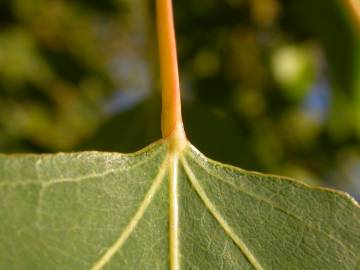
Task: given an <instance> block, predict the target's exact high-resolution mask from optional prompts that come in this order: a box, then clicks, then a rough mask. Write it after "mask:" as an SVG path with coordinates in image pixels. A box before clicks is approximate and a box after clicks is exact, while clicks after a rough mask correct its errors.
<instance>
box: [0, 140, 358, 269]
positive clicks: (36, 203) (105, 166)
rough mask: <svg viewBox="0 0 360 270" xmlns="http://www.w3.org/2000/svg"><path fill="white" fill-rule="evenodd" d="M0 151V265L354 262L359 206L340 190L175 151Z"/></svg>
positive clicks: (327, 265) (349, 265)
mask: <svg viewBox="0 0 360 270" xmlns="http://www.w3.org/2000/svg"><path fill="white" fill-rule="evenodd" d="M168 148H169V147H168V142H167V141H166V140H161V141H159V142H156V143H154V144H152V145H150V146H149V147H147V148H145V149H144V150H142V151H140V152H137V153H135V154H127V155H123V154H117V153H99V152H82V153H72V154H56V155H13V156H6V155H1V156H0V269H77V270H81V269H170V263H169V261H171V260H172V258H171V257H172V256H174V253H171V252H169V250H170V246H171V240H169V239H173V238H171V237H169V236H170V235H169V234H177V237H178V240H179V248H178V250H175V255H176V256H178V261H176V263H177V266H178V269H306V270H308V269H327V270H328V269H334V270H339V269H360V208H359V206H358V205H357V203H356V202H355V201H354V200H352V199H351V198H350V197H349V196H347V195H346V194H343V193H340V192H335V191H329V190H324V189H319V188H312V187H308V186H305V185H303V184H300V183H298V182H295V181H292V180H288V179H285V178H280V177H276V176H270V175H263V174H258V173H252V172H247V171H243V170H241V169H238V168H235V167H231V166H227V165H223V164H221V163H217V162H214V161H211V160H209V159H207V158H206V157H204V156H203V155H202V154H201V153H200V152H198V151H197V150H196V149H195V148H194V147H193V146H191V145H190V144H189V143H188V145H187V147H186V148H185V149H184V150H183V151H182V152H181V153H178V154H177V158H178V163H177V165H176V170H175V172H176V177H177V183H178V184H177V189H176V190H177V193H176V194H175V196H173V197H174V198H175V200H176V202H177V203H178V213H176V215H177V217H178V225H177V226H176V228H174V229H173V230H169V225H168V224H169V216H172V215H173V214H174V213H170V211H172V210H171V209H173V208H171V207H170V204H171V202H170V199H169V198H171V195H174V194H170V193H171V192H173V189H172V188H171V185H172V183H173V181H172V178H173V176H172V174H171V173H170V165H169V154H168V153H169V151H168Z"/></svg>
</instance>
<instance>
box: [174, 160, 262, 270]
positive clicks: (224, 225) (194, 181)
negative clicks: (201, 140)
mask: <svg viewBox="0 0 360 270" xmlns="http://www.w3.org/2000/svg"><path fill="white" fill-rule="evenodd" d="M181 163H182V165H183V167H184V169H185V171H186V173H187V175H188V177H189V180H190V182H191V185H192V186H193V188H194V189H195V191H196V192H197V193H198V195H199V197H200V198H201V200H202V201H203V203H204V205H205V206H206V208H207V209H208V210H209V211H210V213H211V214H212V215H213V216H214V218H215V219H216V220H217V222H218V223H219V224H220V226H221V227H222V228H223V229H224V231H225V232H226V234H227V235H228V236H229V237H230V238H231V239H232V240H233V241H234V242H235V244H236V245H237V246H238V248H239V249H240V251H241V252H242V253H243V254H244V255H245V257H246V258H247V259H248V261H249V262H250V263H251V265H252V266H253V268H254V269H256V270H263V267H262V266H261V264H260V262H259V261H258V260H257V259H256V258H255V256H254V254H252V252H251V251H250V249H249V248H248V247H247V246H246V244H245V243H244V242H243V241H242V240H241V239H240V238H239V236H238V235H237V234H236V233H235V232H234V230H233V229H232V228H231V226H230V225H229V224H228V223H227V222H226V220H225V219H224V218H223V217H222V215H221V214H220V212H219V211H218V210H217V209H216V207H215V205H214V204H213V203H212V202H211V201H210V199H209V198H208V196H207V195H206V192H205V190H204V189H203V188H202V187H201V185H200V183H199V181H198V180H197V179H196V176H195V175H194V173H193V172H192V170H191V168H190V166H189V165H188V163H187V161H186V160H185V158H183V157H181Z"/></svg>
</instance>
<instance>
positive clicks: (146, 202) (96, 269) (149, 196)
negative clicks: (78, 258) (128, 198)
mask: <svg viewBox="0 0 360 270" xmlns="http://www.w3.org/2000/svg"><path fill="white" fill-rule="evenodd" d="M166 171H167V159H165V161H164V162H163V163H162V164H161V166H160V169H159V173H158V174H157V176H156V177H155V180H154V182H153V184H152V185H151V187H150V189H149V191H148V193H147V194H146V196H145V198H144V200H143V201H142V202H141V204H140V206H139V208H138V210H137V211H136V213H135V215H134V217H133V218H132V219H131V220H130V222H129V223H128V225H127V226H126V227H125V229H124V230H123V231H122V232H121V234H120V236H119V237H118V239H117V240H116V241H115V243H114V244H113V245H112V246H110V248H109V249H108V250H107V251H106V252H105V253H104V255H103V256H102V257H101V258H100V259H99V260H98V261H97V262H95V263H94V265H93V266H92V267H91V270H100V269H102V268H103V267H104V266H105V265H106V264H107V263H108V262H109V261H110V260H111V258H112V257H113V256H114V254H115V253H116V252H118V251H119V250H120V249H121V248H122V246H123V244H124V243H125V241H126V240H127V239H128V238H129V236H130V235H131V233H132V232H133V231H134V230H135V228H136V226H137V224H138V223H139V221H140V219H141V218H142V217H143V215H144V213H145V211H146V209H147V208H148V206H149V205H150V203H151V201H152V199H153V198H154V196H155V194H156V192H157V191H158V190H159V188H160V186H161V183H162V180H163V179H164V176H165V173H166Z"/></svg>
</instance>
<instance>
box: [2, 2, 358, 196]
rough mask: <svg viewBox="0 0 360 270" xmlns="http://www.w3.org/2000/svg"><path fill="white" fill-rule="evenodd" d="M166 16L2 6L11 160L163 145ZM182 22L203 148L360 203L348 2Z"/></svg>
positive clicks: (200, 11) (186, 82) (134, 8)
mask: <svg viewBox="0 0 360 270" xmlns="http://www.w3.org/2000/svg"><path fill="white" fill-rule="evenodd" d="M153 2H154V1H146V0H71V1H70V0H52V1H48V0H0V152H4V153H17V152H32V153H33V152H35V153H44V152H46V153H49V152H58V151H79V150H102V151H120V152H132V151H136V150H139V149H140V148H142V147H144V146H146V145H147V144H148V143H150V142H153V141H155V140H157V139H159V138H160V137H161V134H160V95H159V94H160V89H159V85H160V84H159V79H160V76H159V67H158V60H157V58H158V53H157V44H156V31H155V14H154V3H153ZM174 10H175V20H176V30H177V41H178V54H179V61H180V71H181V84H182V95H183V103H184V104H183V111H184V112H183V113H184V123H185V128H186V130H187V134H188V137H189V139H190V140H191V142H192V143H193V144H194V145H195V146H196V147H197V148H198V149H200V150H201V151H202V152H203V153H204V154H206V155H207V156H209V157H211V158H213V159H216V160H219V161H221V162H226V163H230V164H233V165H237V166H240V167H242V168H244V169H248V170H256V171H261V172H266V173H272V174H281V175H286V176H291V177H295V178H297V179H300V180H301V181H305V182H307V183H312V184H315V185H322V186H327V187H333V188H338V189H342V190H345V191H348V192H350V193H351V194H352V195H353V196H355V197H356V198H357V199H360V35H359V34H358V33H359V32H357V31H358V30H357V28H356V25H355V24H354V22H353V21H352V20H351V17H350V16H349V14H350V13H349V12H348V10H347V9H346V8H345V5H344V4H343V1H342V0H317V1H313V0H302V1H298V0H196V1H193V0H181V1H180V0H174Z"/></svg>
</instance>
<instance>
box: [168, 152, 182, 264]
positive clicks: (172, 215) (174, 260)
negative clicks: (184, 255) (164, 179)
mask: <svg viewBox="0 0 360 270" xmlns="http://www.w3.org/2000/svg"><path fill="white" fill-rule="evenodd" d="M178 163H179V157H178V153H176V152H174V153H172V154H170V157H169V247H170V254H169V255H170V256H169V258H170V269H171V270H180V260H179V254H180V252H179V203H178Z"/></svg>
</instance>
